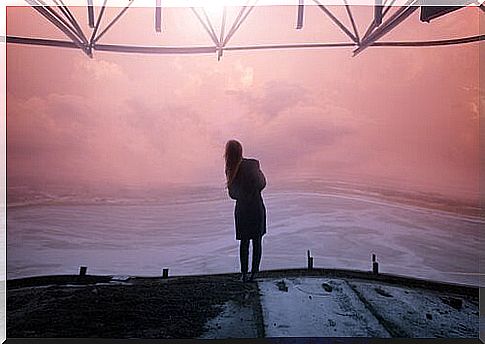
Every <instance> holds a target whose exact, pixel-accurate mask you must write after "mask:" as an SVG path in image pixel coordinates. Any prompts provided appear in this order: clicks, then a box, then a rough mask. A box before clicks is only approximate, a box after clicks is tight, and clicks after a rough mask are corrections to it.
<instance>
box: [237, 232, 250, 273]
mask: <svg viewBox="0 0 485 344" xmlns="http://www.w3.org/2000/svg"><path fill="white" fill-rule="evenodd" d="M248 259H249V239H241V243H240V244H239V260H240V262H241V272H242V273H243V274H247V273H248Z"/></svg>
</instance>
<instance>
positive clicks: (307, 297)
mask: <svg viewBox="0 0 485 344" xmlns="http://www.w3.org/2000/svg"><path fill="white" fill-rule="evenodd" d="M258 284H259V289H260V292H261V305H262V311H263V319H264V327H265V334H266V337H390V334H389V333H388V332H387V331H386V329H385V328H384V327H383V326H382V325H381V324H380V323H379V321H378V320H377V319H376V318H375V317H374V316H373V315H372V314H371V313H370V311H369V310H368V309H367V308H366V306H365V305H364V304H363V303H362V301H361V300H360V299H359V298H358V296H357V295H356V294H355V292H354V291H353V290H352V289H351V288H350V286H349V285H348V284H347V282H346V281H344V280H340V279H328V278H312V277H308V278H283V279H281V280H275V279H262V280H259V281H258ZM324 287H325V288H326V289H324Z"/></svg>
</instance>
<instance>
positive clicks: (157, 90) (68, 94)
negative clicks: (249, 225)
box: [7, 6, 479, 197]
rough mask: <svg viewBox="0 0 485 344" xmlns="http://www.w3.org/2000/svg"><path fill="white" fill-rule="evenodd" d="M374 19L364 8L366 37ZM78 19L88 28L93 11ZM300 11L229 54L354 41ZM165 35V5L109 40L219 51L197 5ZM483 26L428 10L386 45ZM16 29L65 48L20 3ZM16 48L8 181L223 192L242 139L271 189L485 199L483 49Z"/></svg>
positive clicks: (276, 11)
mask: <svg viewBox="0 0 485 344" xmlns="http://www.w3.org/2000/svg"><path fill="white" fill-rule="evenodd" d="M332 9H333V10H334V11H335V13H336V14H338V15H339V16H341V18H345V16H344V14H345V12H344V9H343V8H332ZM116 11H117V9H108V10H107V15H106V18H108V19H109V18H112V17H113V16H114V15H115V14H116ZM371 13H372V8H370V7H360V8H359V9H358V10H356V13H355V15H356V17H357V19H358V21H359V22H361V23H362V24H363V25H362V27H360V30H361V32H362V31H363V30H365V28H366V26H367V25H368V22H369V19H370V15H371ZM75 14H76V15H77V16H78V17H79V18H80V20H81V23H82V24H83V25H84V27H85V28H86V25H85V24H86V19H85V13H84V10H82V11H78V10H76V11H75ZM295 17H296V9H295V8H291V7H282V6H281V7H280V6H272V7H264V8H257V9H255V10H254V11H253V13H252V14H251V15H250V17H249V18H248V20H247V21H246V23H245V24H243V26H242V27H241V29H240V31H239V32H238V33H237V34H236V35H235V36H234V38H233V40H232V41H231V44H234V45H237V44H244V43H251V44H258V43H288V42H305V41H311V42H318V41H319V40H321V41H346V39H345V36H343V34H342V33H341V32H340V31H339V30H338V29H337V28H336V27H334V26H333V25H332V24H331V23H330V22H329V20H328V19H327V18H326V17H325V16H324V14H323V13H322V12H321V11H319V10H318V9H317V8H316V7H312V8H308V9H307V11H306V18H305V27H304V29H303V30H295V29H294V25H295ZM105 23H106V22H105ZM163 25H164V32H163V33H162V34H158V35H157V34H155V31H154V24H153V9H130V11H128V14H127V15H126V17H124V18H123V19H122V20H121V21H120V23H119V25H117V26H115V27H114V28H113V30H112V31H111V32H109V33H108V34H107V35H106V36H105V37H103V39H102V42H101V43H103V42H104V43H124V44H140V45H141V44H147V45H153V44H166V45H176V44H181V45H187V44H191V43H193V44H199V45H205V44H210V40H209V38H208V36H207V35H206V34H205V32H204V31H203V30H202V29H201V28H200V27H199V24H198V23H197V22H196V20H195V17H193V14H192V13H191V12H190V10H188V9H167V10H164V23H163ZM265 25H266V27H265ZM478 29H479V26H478V10H477V9H476V8H467V9H461V10H459V11H457V12H455V13H453V14H449V15H446V16H444V17H442V18H439V19H436V20H435V21H433V22H432V23H431V24H426V23H422V22H420V21H419V13H417V12H416V13H415V14H414V15H413V16H412V17H411V18H409V19H408V20H407V21H405V22H404V23H403V24H402V25H401V26H399V27H398V28H397V29H396V30H395V31H394V32H392V33H391V34H389V35H388V36H387V37H386V38H385V39H384V40H386V39H387V40H416V39H438V38H452V37H461V36H470V35H476V34H477V33H478ZM86 31H87V28H86ZM7 34H8V35H24V36H36V37H50V38H59V39H63V36H62V33H58V32H57V31H56V29H55V28H53V27H52V26H51V25H49V23H47V21H45V20H44V19H43V18H41V17H40V16H39V15H38V14H37V13H35V12H34V11H33V10H32V9H30V8H26V7H23V8H9V9H8V12H7ZM7 48H8V49H7V102H8V103H7V106H8V110H7V131H8V134H7V146H8V148H7V149H8V150H7V154H8V158H7V165H8V166H7V173H8V180H9V183H27V184H28V183H34V184H38V183H42V182H43V181H46V180H50V181H57V182H64V183H74V184H76V183H79V182H80V181H84V182H89V183H92V184H93V185H96V184H99V183H105V182H106V181H108V180H109V181H111V182H112V183H114V184H120V185H122V184H132V183H141V184H144V185H146V186H148V187H149V186H160V185H163V184H164V183H166V182H181V183H212V184H219V185H220V184H223V183H224V174H223V168H224V167H223V160H222V154H223V147H224V143H225V141H226V140H228V139H231V138H236V139H239V140H240V141H241V142H242V143H243V146H244V149H245V155H247V156H252V157H256V158H258V159H260V161H261V166H262V169H263V171H264V172H265V173H266V175H267V178H268V180H269V182H271V181H272V180H278V179H280V178H294V177H296V178H297V177H299V176H306V175H316V176H320V177H321V178H323V179H325V178H328V177H335V176H340V177H339V178H342V179H346V178H351V177H352V176H354V177H355V176H360V178H361V179H362V181H364V182H366V181H369V182H370V181H379V180H382V181H384V180H385V181H386V182H390V183H394V184H395V185H399V186H400V187H409V188H411V189H415V190H422V191H439V192H442V193H444V194H447V195H449V196H455V197H469V196H470V193H472V194H475V196H476V193H477V192H478V163H479V155H478V138H479V131H478V124H479V121H478V117H479V115H478V101H479V95H478V87H479V84H478V82H479V80H478V64H479V53H478V44H469V45H461V46H450V47H437V48H370V49H368V50H366V51H364V52H363V53H362V54H361V55H359V56H357V57H352V50H351V49H349V48H343V49H330V50H293V51H284V50H281V51H251V52H227V53H225V55H224V56H223V58H222V60H221V61H220V62H218V61H217V59H216V57H215V56H213V55H194V56H146V55H136V54H133V55H128V54H115V53H103V52H95V56H94V59H89V58H87V57H86V56H85V55H83V53H81V52H80V51H77V50H69V49H57V48H49V47H32V46H20V45H13V44H9V45H7ZM268 185H271V184H268Z"/></svg>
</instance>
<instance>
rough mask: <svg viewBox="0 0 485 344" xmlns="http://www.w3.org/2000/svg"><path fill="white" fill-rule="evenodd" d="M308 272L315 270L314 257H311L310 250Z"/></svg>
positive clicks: (308, 253) (308, 252)
mask: <svg viewBox="0 0 485 344" xmlns="http://www.w3.org/2000/svg"><path fill="white" fill-rule="evenodd" d="M307 260H308V270H313V257H312V256H311V255H310V250H308V251H307Z"/></svg>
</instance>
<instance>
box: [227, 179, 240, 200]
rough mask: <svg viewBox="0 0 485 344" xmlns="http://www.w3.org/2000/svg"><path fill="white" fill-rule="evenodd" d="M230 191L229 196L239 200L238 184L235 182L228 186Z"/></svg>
mask: <svg viewBox="0 0 485 344" xmlns="http://www.w3.org/2000/svg"><path fill="white" fill-rule="evenodd" d="M227 190H228V192H229V197H231V198H232V199H235V200H237V199H238V198H239V190H238V188H237V186H236V184H235V183H232V184H231V185H230V186H229V187H228V188H227Z"/></svg>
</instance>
